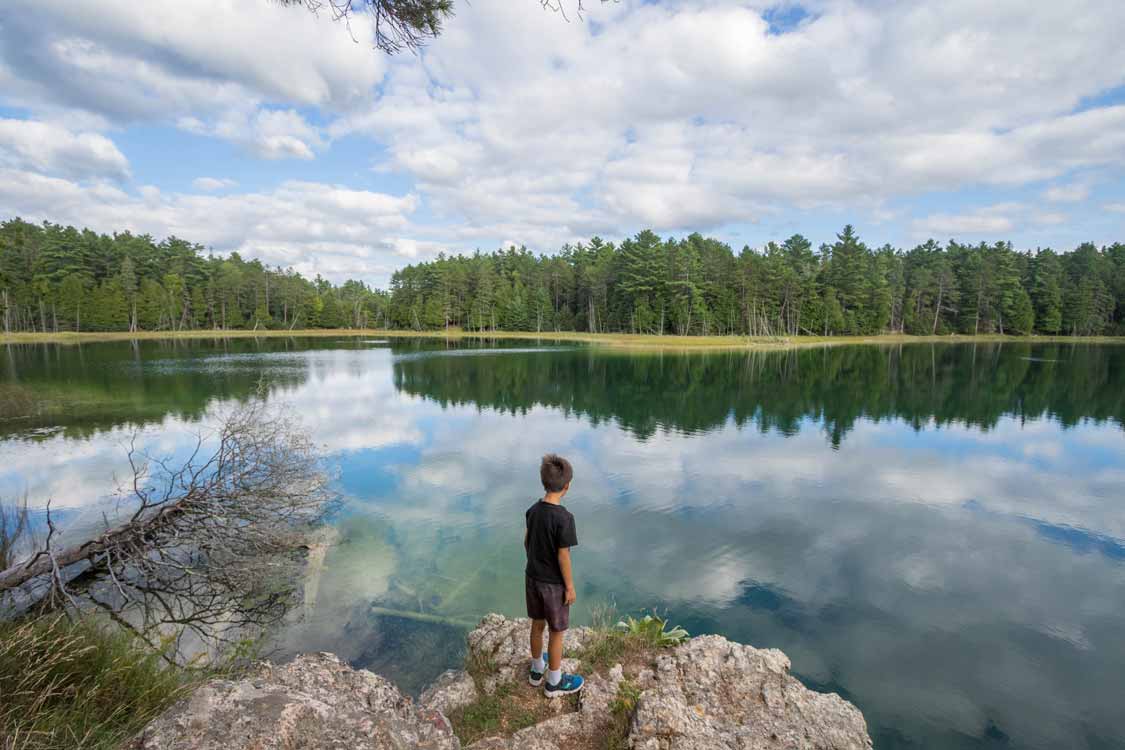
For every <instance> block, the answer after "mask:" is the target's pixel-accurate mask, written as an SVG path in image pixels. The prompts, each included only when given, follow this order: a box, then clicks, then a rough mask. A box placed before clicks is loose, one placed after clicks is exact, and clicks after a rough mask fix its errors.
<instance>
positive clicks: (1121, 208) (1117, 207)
mask: <svg viewBox="0 0 1125 750" xmlns="http://www.w3.org/2000/svg"><path fill="white" fill-rule="evenodd" d="M1102 208H1104V209H1105V210H1106V211H1112V212H1113V213H1115V214H1125V203H1106V204H1104V205H1103V206H1102Z"/></svg>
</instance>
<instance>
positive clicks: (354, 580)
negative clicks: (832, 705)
mask: <svg viewBox="0 0 1125 750" xmlns="http://www.w3.org/2000/svg"><path fill="white" fill-rule="evenodd" d="M262 378H264V379H265V381H266V382H267V383H269V384H270V389H271V390H270V394H271V395H270V397H271V398H273V399H280V400H284V401H285V402H286V403H287V404H288V405H289V408H291V409H292V410H293V411H294V413H296V414H298V415H300V417H301V419H302V420H303V421H304V422H305V424H306V425H308V427H309V428H310V429H311V430H312V432H313V434H314V435H315V437H316V439H317V441H318V442H319V443H321V444H322V445H323V446H324V449H325V451H326V453H327V455H328V456H329V460H330V463H331V464H332V466H333V467H334V468H335V469H336V471H338V486H339V488H340V490H341V492H342V493H343V495H344V497H345V503H344V505H343V507H342V508H341V510H340V511H339V512H338V514H337V515H336V517H335V518H334V525H335V526H336V528H337V529H338V531H339V535H340V542H339V544H338V545H337V546H336V547H335V548H334V549H333V550H332V551H331V553H330V554H329V557H328V559H327V561H326V568H325V575H324V577H323V578H322V580H321V583H320V587H319V590H318V592H317V597H316V603H315V606H314V607H313V608H312V610H311V612H310V613H309V615H310V616H309V618H308V619H307V621H305V622H303V623H300V624H294V625H292V626H290V627H288V628H286V629H285V630H284V631H283V632H280V633H278V634H277V637H276V639H275V643H274V646H275V647H276V648H277V649H278V652H277V654H278V656H281V657H283V656H284V655H286V654H290V653H294V652H297V651H304V650H314V649H315V650H322V649H323V650H332V651H335V652H337V653H339V654H341V655H342V656H344V657H345V658H347V659H349V660H351V661H352V662H353V663H355V664H357V665H360V666H367V667H370V668H373V669H375V670H377V671H380V672H382V673H383V674H386V675H387V676H389V677H392V678H394V679H396V680H397V681H399V682H400V683H401V684H402V685H404V686H405V687H406V688H407V689H410V690H417V689H419V688H420V687H421V686H422V685H423V684H424V683H425V682H426V681H427V680H429V679H431V678H432V677H434V676H435V675H436V674H437V673H439V672H440V671H441V670H442V669H445V668H446V667H448V666H450V665H453V664H455V663H457V662H458V660H459V659H460V657H461V641H462V638H463V635H464V632H465V630H464V627H463V625H462V623H466V622H471V621H473V620H474V619H475V618H477V617H479V616H480V615H481V614H483V613H485V612H489V611H500V612H504V613H506V614H509V615H522V581H521V577H522V566H523V550H522V547H521V543H520V542H521V538H522V514H523V511H524V509H525V508H526V507H527V506H528V505H529V504H530V503H531V502H532V501H533V500H534V499H535V498H536V497H537V496H538V494H539V493H540V488H539V486H538V481H537V473H536V471H537V466H538V460H539V457H540V456H541V455H542V454H543V453H545V452H547V451H557V452H560V453H562V454H564V455H566V456H568V457H569V458H570V459H571V460H572V461H573V463H574V466H575V471H576V478H575V481H574V484H573V488H572V491H571V493H570V495H569V496H568V497H567V501H566V502H567V505H568V507H569V508H570V509H571V510H572V512H573V513H574V514H575V516H576V518H577V521H578V532H579V540H580V545H579V547H578V548H576V549H575V552H574V562H575V572H576V577H577V583H578V592H579V603H578V606H577V609H576V611H575V612H574V617H573V619H574V621H575V622H578V623H581V622H583V621H584V620H586V619H588V617H589V612H590V608H591V607H593V606H597V605H602V604H604V603H606V602H612V603H615V604H616V606H617V609H618V611H619V612H621V613H630V612H636V611H639V610H641V609H647V608H657V609H659V610H660V611H662V612H666V613H667V614H668V615H669V616H670V617H671V619H672V620H674V621H676V622H677V623H680V624H683V625H684V626H686V627H687V628H688V629H689V630H690V631H691V632H693V633H704V632H715V633H721V634H723V635H726V636H728V637H730V638H734V639H737V640H742V641H745V642H748V643H752V644H754V645H757V646H773V647H778V648H781V649H784V650H785V651H786V652H787V653H788V654H789V656H790V657H791V659H792V662H793V670H794V672H795V673H796V674H798V675H799V676H800V678H801V679H802V680H804V681H805V682H806V683H807V684H809V685H810V686H813V687H816V688H818V689H824V690H833V691H836V692H839V693H841V694H842V695H844V696H845V697H847V698H848V699H850V700H852V701H854V702H855V703H856V704H857V705H859V706H860V708H862V709H863V711H864V714H865V716H866V717H867V720H868V724H869V727H870V730H871V734H872V736H873V737H874V738H875V740H876V747H879V748H914V747H932V748H985V747H1019V748H1055V747H1068V748H1101V747H1125V721H1123V720H1122V718H1121V706H1122V700H1123V696H1125V637H1123V634H1125V505H1123V500H1122V498H1123V497H1125V432H1123V424H1125V347H1120V346H1109V345H1107V346H1090V345H1079V346H1061V345H1060V346H1046V345H1042V346H1030V345H1019V346H1017V345H1004V346H998V345H991V346H983V345H977V346H972V345H936V346H930V345H911V346H905V347H895V348H882V347H844V348H834V349H821V350H809V351H802V352H789V353H768V354H763V353H756V354H749V355H748V354H745V353H743V354H733V353H713V354H663V355H660V354H651V353H647V354H627V353H622V352H613V351H603V350H595V349H589V348H581V347H559V346H554V345H544V346H542V347H528V346H526V345H521V346H519V347H514V346H507V347H496V348H479V347H473V346H468V345H466V346H455V347H449V348H447V347H445V346H444V345H435V344H434V343H426V342H410V341H407V342H400V343H395V344H393V345H391V344H388V343H386V342H378V341H362V340H351V339H340V340H323V339H314V340H303V341H302V340H283V339H282V340H278V339H269V340H261V341H256V342H255V341H246V340H232V341H228V342H225V343H224V342H178V343H172V342H144V343H141V344H139V345H130V344H99V345H93V346H89V345H87V346H83V347H81V348H59V347H53V346H34V347H32V346H21V347H16V346H11V347H7V348H6V349H5V351H3V352H0V382H3V381H9V382H19V383H22V384H23V385H26V386H29V387H30V388H33V389H34V390H35V391H36V392H37V393H40V394H43V395H45V396H46V397H48V398H50V399H53V400H55V401H56V402H58V403H61V404H65V409H64V410H63V412H62V413H59V414H57V415H55V416H53V417H50V418H46V419H41V420H38V421H35V422H30V421H27V420H9V421H7V422H0V496H5V497H12V496H15V495H19V494H22V493H24V492H26V493H27V495H28V497H29V498H30V500H31V501H32V503H33V504H35V505H37V506H40V507H41V506H42V505H44V504H45V503H46V500H47V499H48V498H52V507H53V508H55V509H56V511H57V512H58V513H59V514H60V517H61V518H62V519H63V520H64V521H65V522H66V523H68V524H69V525H71V527H72V528H79V527H81V526H82V525H83V524H84V523H87V522H89V521H90V519H91V516H92V514H93V513H94V511H93V510H92V509H95V508H96V507H97V503H98V501H99V499H101V498H104V497H105V496H107V495H108V494H109V493H111V492H112V489H113V487H114V480H113V475H114V473H115V472H116V473H117V475H118V477H120V476H122V475H123V473H124V472H125V469H126V464H125V454H124V449H123V446H122V441H123V440H124V439H126V438H127V437H128V436H129V435H130V434H131V432H132V431H133V429H135V428H139V429H140V430H141V435H142V440H143V441H144V442H145V444H146V445H148V446H149V447H150V448H153V449H155V450H158V451H163V452H167V453H172V454H175V453H177V452H178V451H180V450H182V449H183V447H184V446H185V445H187V442H188V441H189V440H191V439H192V433H193V431H195V430H198V429H199V427H200V426H201V425H205V424H207V423H208V421H209V419H210V418H211V417H212V415H213V414H214V413H215V410H216V409H218V408H219V407H220V406H221V404H223V403H224V402H225V401H227V400H229V399H232V398H239V397H243V396H245V395H247V394H248V393H250V392H252V390H253V389H254V388H255V386H256V384H257V383H258V381H259V379H262ZM372 607H375V608H377V611H376V612H373V611H372ZM387 611H397V612H402V613H424V614H428V615H436V616H438V617H441V618H445V623H444V624H441V623H427V622H419V621H416V620H414V619H410V618H409V617H405V616H397V615H389V614H385V612H387ZM379 613H383V614H379Z"/></svg>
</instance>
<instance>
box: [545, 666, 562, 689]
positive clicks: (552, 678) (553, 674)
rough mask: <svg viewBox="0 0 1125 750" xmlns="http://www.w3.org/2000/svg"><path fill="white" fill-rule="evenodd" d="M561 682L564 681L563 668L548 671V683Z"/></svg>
mask: <svg viewBox="0 0 1125 750" xmlns="http://www.w3.org/2000/svg"><path fill="white" fill-rule="evenodd" d="M560 682H562V670H561V669H552V670H550V671H549V672H547V684H548V685H558V684H559V683H560Z"/></svg>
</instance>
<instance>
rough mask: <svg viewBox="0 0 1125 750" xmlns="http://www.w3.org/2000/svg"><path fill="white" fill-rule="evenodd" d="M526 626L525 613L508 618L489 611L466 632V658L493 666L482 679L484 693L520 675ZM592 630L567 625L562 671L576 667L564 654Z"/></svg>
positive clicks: (525, 658) (524, 657)
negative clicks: (489, 673)
mask: <svg viewBox="0 0 1125 750" xmlns="http://www.w3.org/2000/svg"><path fill="white" fill-rule="evenodd" d="M530 630H531V620H529V619H527V618H526V617H521V618H519V619H515V620H509V619H508V618H507V617H504V616H503V615H497V614H490V615H486V616H485V618H484V619H483V620H481V622H480V625H477V627H476V629H474V630H473V631H472V632H471V633H469V658H470V659H476V660H478V663H485V662H487V663H490V664H492V665H493V666H494V667H495V671H494V674H492V675H490V676H489V677H488V678H486V679H485V680H484V681H483V685H482V687H483V688H484V691H485V692H486V693H490V694H491V693H492V692H493V691H494V690H495V689H496V685H498V684H500V683H501V682H506V681H509V680H515V679H523V676H524V671H525V670H526V669H527V663H528V653H527V650H528V648H527V637H528V633H529V632H530ZM592 633H593V631H592V630H591V629H590V628H584V627H583V628H571V629H570V630H568V631H567V632H566V643H565V649H566V653H564V658H563V661H562V668H563V670H564V671H567V672H574V671H575V670H577V669H578V660H577V659H572V658H565V656H566V654H569V653H574V652H576V651H578V650H579V649H581V648H582V644H583V643H585V642H586V641H587V640H588V639H589V638H590V636H591V634H592Z"/></svg>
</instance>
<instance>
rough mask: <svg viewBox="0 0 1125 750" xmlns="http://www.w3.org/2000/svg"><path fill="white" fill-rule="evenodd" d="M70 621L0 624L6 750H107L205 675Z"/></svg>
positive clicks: (120, 636)
mask: <svg viewBox="0 0 1125 750" xmlns="http://www.w3.org/2000/svg"><path fill="white" fill-rule="evenodd" d="M207 676H210V675H209V674H204V673H203V672H201V671H196V670H186V669H182V668H176V667H169V666H167V665H166V663H165V662H164V660H163V659H162V658H161V655H160V654H159V653H157V652H155V651H153V650H152V649H151V648H149V647H148V646H146V645H144V644H141V643H140V642H138V641H137V640H136V639H134V638H132V637H131V636H129V635H127V634H125V633H123V632H121V631H118V630H111V629H108V628H105V627H103V626H101V625H99V624H98V623H95V622H93V621H90V620H81V621H78V622H70V621H69V620H67V619H66V618H65V617H64V616H61V615H60V616H53V617H50V618H40V619H35V620H23V621H14V622H5V623H0V750H16V749H17V748H19V750H56V749H57V750H64V749H65V750H102V749H105V750H109V749H110V748H116V747H118V746H120V745H121V743H122V742H124V741H126V740H128V739H129V738H131V737H133V736H134V735H136V734H137V732H139V731H140V729H141V728H142V727H144V726H145V725H146V724H147V723H148V722H149V721H151V720H152V719H153V718H155V717H156V716H157V715H158V714H160V713H161V712H162V711H163V710H164V709H166V708H167V707H168V706H169V705H171V704H172V703H173V702H175V701H176V700H177V699H178V698H180V697H181V696H182V695H184V694H185V693H186V691H188V690H190V689H191V688H192V687H194V686H196V685H197V684H198V683H199V682H201V681H202V680H203V679H204V678H205V677H207Z"/></svg>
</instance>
